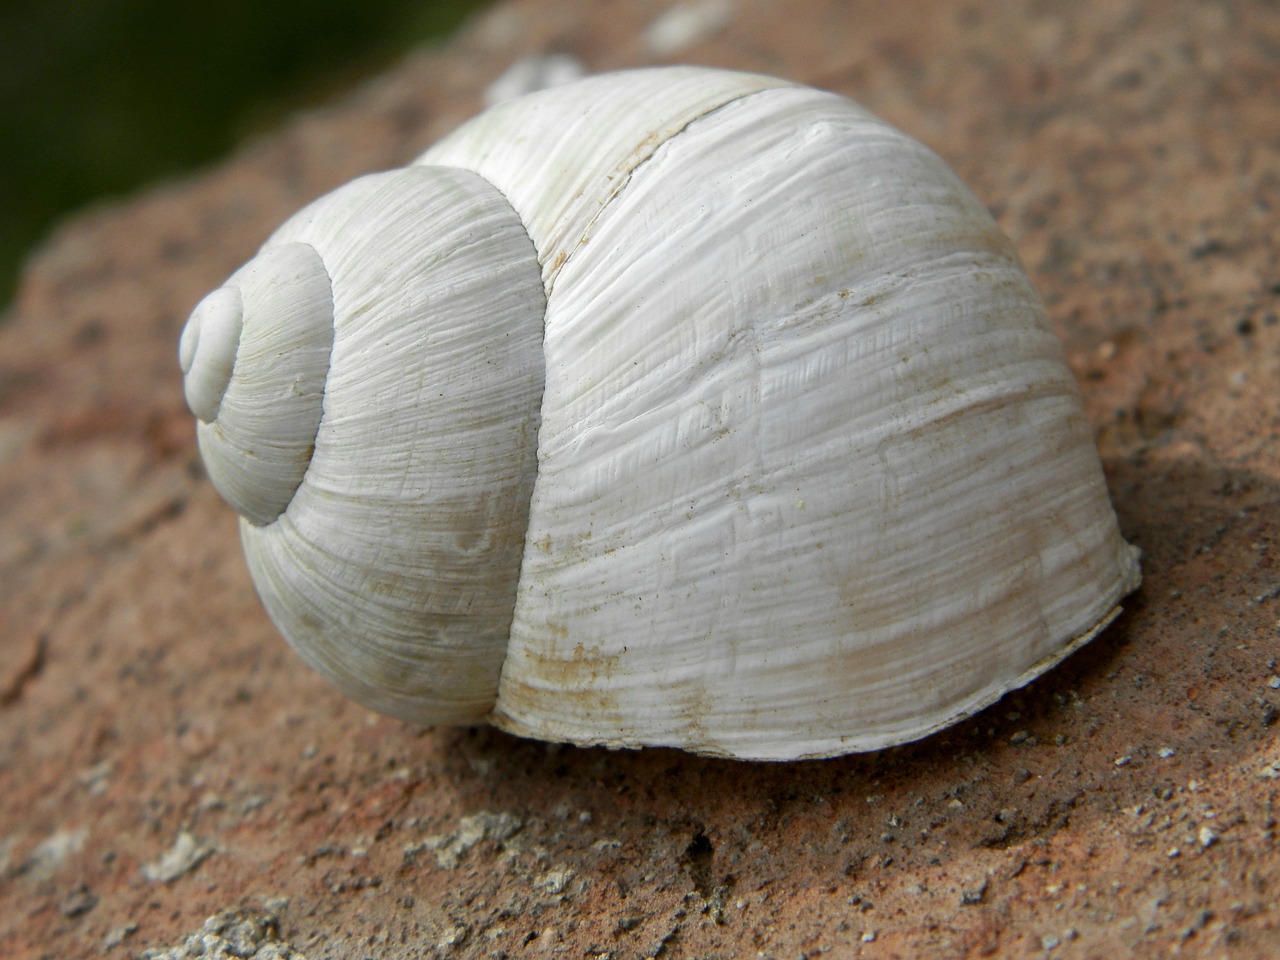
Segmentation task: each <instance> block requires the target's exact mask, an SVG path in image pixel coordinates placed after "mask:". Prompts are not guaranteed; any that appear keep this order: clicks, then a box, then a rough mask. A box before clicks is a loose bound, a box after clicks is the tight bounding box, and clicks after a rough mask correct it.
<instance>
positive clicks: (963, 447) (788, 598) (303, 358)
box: [181, 67, 1139, 759]
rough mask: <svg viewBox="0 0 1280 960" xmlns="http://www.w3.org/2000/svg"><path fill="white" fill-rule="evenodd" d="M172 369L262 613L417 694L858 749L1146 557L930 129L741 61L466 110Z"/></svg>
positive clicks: (961, 709)
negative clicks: (1122, 519)
mask: <svg viewBox="0 0 1280 960" xmlns="http://www.w3.org/2000/svg"><path fill="white" fill-rule="evenodd" d="M181 361H182V367H183V371H184V372H185V374H186V391H187V397H188V401H189V403H190V406H191V408H192V410H193V411H194V412H195V414H196V415H197V417H198V418H199V421H200V423H199V430H198V433H199V440H200V447H201V451H202V453H203V455H204V458H205V462H206V464H207V465H208V470H209V474H210V476H211V478H212V479H213V482H214V483H215V484H216V485H217V487H218V489H219V491H220V492H221V493H222V494H223V496H224V497H225V498H226V499H227V500H228V501H229V502H230V503H232V504H233V505H234V506H235V507H236V508H237V509H238V510H239V511H240V513H241V514H242V521H241V525H240V526H241V532H242V535H243V541H244V548H245V553H246V556H247V558H248V563H249V567H250V570H251V572H252V575H253V578H254V581H255V583H256V585H257V588H258V591H259V593H260V595H261V596H262V599H263V602H264V604H265V605H266V608H267V610H268V612H269V613H270V615H271V617H272V619H273V620H274V621H275V623H276V624H277V626H278V627H279V628H280V630H281V632H282V633H283V634H284V635H285V637H287V638H288V640H289V642H290V643H291V644H292V645H293V646H294V647H295V648H296V649H297V650H298V652H299V653H300V654H301V655H302V656H303V658H304V659H306V660H307V661H308V662H309V663H310V664H312V665H313V666H314V667H315V668H317V669H318V670H320V671H321V672H322V673H323V674H325V675H326V676H327V677H328V678H329V679H330V680H331V681H332V682H333V683H334V684H335V685H336V686H337V687H338V688H339V689H341V690H342V691H344V692H345V693H347V694H348V695H350V696H352V697H354V698H355V699H357V700H359V701H360V702H362V703H364V704H366V705H368V706H370V707H372V708H374V709H376V710H379V711H382V712H384V713H387V714H391V715H392V716H396V717H401V718H404V719H406V720H410V721H414V722H420V723H427V724H436V723H470V722H475V721H479V720H484V719H487V720H490V721H492V722H494V723H496V724H498V725H499V726H501V727H503V728H505V729H507V730H511V731H514V732H517V733H520V734H524V735H528V736H535V737H542V738H545V739H551V740H562V741H570V742H575V743H582V744H607V745H610V746H626V747H632V746H640V745H671V746H677V747H682V748H685V749H688V750H694V751H697V752H701V753H708V754H717V755H725V756H734V757H749V758H764V759H791V758H799V757H821V756H830V755H835V754H841V753H847V752H851V751H857V750H872V749H878V748H881V747H885V746H889V745H893V744H898V743H902V742H905V741H908V740H912V739H915V738H918V737H922V736H924V735H925V734H928V733H930V732H932V731H934V730H937V729H939V728H940V727H943V726H945V725H947V724H949V723H952V722H954V721H955V720H957V719H959V718H961V717H964V716H966V715H969V714H971V713H973V712H975V711H976V710H978V709H980V708H981V707H983V706H985V705H987V704H989V703H991V702H992V701H994V700H995V699H996V698H998V697H999V696H1000V695H1002V694H1003V693H1005V692H1006V691H1008V690H1010V689H1013V688H1015V687H1018V686H1020V685H1022V684H1024V683H1026V682H1028V681H1029V680H1030V679H1031V678H1033V677H1034V676H1036V675H1037V674H1039V673H1041V672H1042V671H1044V670H1046V669H1048V667H1049V666H1051V665H1052V664H1054V663H1056V662H1057V661H1058V660H1060V659H1061V658H1062V657H1064V656H1066V655H1067V654H1068V653H1070V652H1071V651H1072V650H1073V649H1075V648H1076V647H1077V646H1079V645H1080V644H1082V643H1084V642H1085V641H1087V640H1088V639H1090V638H1091V637H1092V636H1094V635H1095V634H1096V633H1097V632H1098V631H1099V630H1101V629H1102V627H1104V626H1105V625H1106V624H1107V623H1108V622H1110V620H1111V619H1112V618H1113V617H1114V616H1115V614H1116V612H1117V610H1118V607H1117V603H1118V601H1119V600H1120V599H1121V597H1123V596H1124V595H1125V594H1127V593H1129V592H1130V591H1131V590H1133V589H1134V588H1135V587H1136V586H1137V584H1138V581H1139V573H1138V566H1137V551H1136V550H1134V549H1133V548H1132V547H1130V546H1129V545H1127V544H1126V543H1125V542H1124V541H1123V540H1122V539H1121V537H1120V534H1119V532H1118V529H1117V526H1116V520H1115V515H1114V513H1113V511H1112V508H1111V504H1110V502H1109V500H1108V497H1107V491H1106V487H1105V484H1104V480H1103V476H1102V471H1101V467H1100V465H1099V461H1098V456H1097V453H1096V451H1095V449H1094V447H1093V443H1092V438H1091V432H1090V428H1089V425H1088V423H1087V422H1086V420H1085V418H1084V415H1083V412H1082V408H1081V404H1080V401H1079V397H1078V394H1077V391H1076V386H1075V383H1074V380H1073V378H1072V375H1071V372H1070V370H1069V369H1068V367H1067V365H1066V363H1065V362H1064V359H1063V354H1062V349H1061V345H1060V344H1059V343H1058V341H1057V340H1056V338H1055V336H1054V334H1053V332H1052V330H1051V328H1050V325H1049V322H1048V319H1047V317H1046V314H1045V311H1044V309H1043V306H1042V304H1041V302H1040V300H1039V298H1038V297H1037V295H1036V293H1035V291H1034V290H1033V289H1032V287H1031V284H1030V282H1029V281H1028V279H1027V277H1026V275H1025V274H1024V272H1023V270H1022V269H1021V267H1020V266H1019V263H1018V260H1017V257H1016V255H1015V253H1014V252H1013V250H1012V248H1011V245H1010V243H1009V241H1008V240H1007V239H1006V238H1005V237H1004V236H1003V235H1002V234H1001V233H1000V232H999V230H998V229H997V227H996V226H995V224H994V222H993V221H992V219H991V217H990V216H989V215H988V214H987V212H986V210H985V209H984V208H983V207H982V206H981V204H980V203H979V202H978V201H977V200H975V199H974V198H973V196H972V195H971V194H970V193H969V192H968V191H967V190H966V189H965V187H964V186H963V185H962V184H961V183H960V181H959V180H958V179H957V178H956V176H955V175H954V174H953V173H952V172H951V171H950V170H949V169H948V168H947V167H946V165H945V164H944V163H943V162H942V161H941V160H939V159H938V158H937V157H936V156H935V155H934V154H933V153H931V152H930V151H928V150H927V149H926V148H924V147H923V146H921V145H920V144H918V143H916V142H915V141H913V140H911V139H909V138H908V137H906V136H905V135H903V134H902V133H900V132H898V131H897V130H895V129H893V128H892V127H890V126H888V125H887V124H885V123H884V122H882V121H880V120H878V119H876V118H875V117H874V116H872V115H870V114H869V113H867V111H865V110H863V109H862V108H861V107H859V106H857V105H855V104H853V103H851V102H849V101H848V100H845V99H843V98H841V97H838V96H835V95H833V94H829V93H822V92H819V91H816V90H812V89H808V88H805V87H798V86H794V85H791V84H788V83H785V82H783V81H781V80H776V79H773V78H769V77H761V76H754V75H747V74H740V73H731V72H724V71H716V70H706V69H699V68H688V67H675V68H665V69H655V70H646V71H631V72H626V73H618V74H606V75H600V76H595V77H591V78H588V79H585V80H581V81H578V82H575V83H571V84H568V85H565V86H560V87H557V88H554V89H552V90H547V91H543V92H540V93H535V94H532V95H529V96H527V97H522V98H519V99H516V100H512V101H508V102H506V103H503V104H500V105H499V106H497V107H494V108H492V109H491V110H489V111H488V112H486V113H484V114H482V115H480V116H479V117H477V118H476V119H474V120H472V121H471V122H470V123H468V124H466V125H464V126H463V127H461V128H460V129H459V130H457V131H456V132H455V133H453V134H452V135H451V136H449V137H447V138H446V139H445V140H444V141H442V142H441V143H439V144H437V145H436V146H435V147H433V148H432V149H431V150H429V151H428V152H427V153H426V154H424V155H423V156H422V157H420V158H419V159H418V161H416V162H415V163H414V164H413V165H411V166H409V167H406V168H405V169H402V170H397V171H393V172H389V173H382V174H375V175H372V176H367V177H363V178H360V179H358V180H356V181H354V182H352V183H350V184H348V185H347V186H345V187H342V188H341V189H339V190H336V191H334V192H333V193H331V194H329V195H328V196H326V197H323V198H321V199H320V200H318V201H316V202H315V203H313V204H312V205H310V206H309V207H307V208H306V209H304V210H302V211H301V212H300V213H298V214H297V215H295V216H294V217H293V218H292V219H290V220H289V221H288V222H287V223H286V224H285V225H284V226H282V227H281V228H280V229H279V231H278V232H277V233H276V234H275V235H274V236H273V237H272V238H271V239H270V240H268V241H267V243H266V244H265V245H264V246H263V248H262V250H261V252H260V253H259V254H258V255H257V256H256V257H255V258H254V259H253V260H251V261H250V262H249V263H248V264H246V265H245V266H244V267H243V268H241V269H240V270H239V271H237V272H236V273H235V274H234V275H233V276H232V277H231V278H230V279H229V280H228V281H227V283H226V285H224V286H223V287H221V288H220V289H218V290H216V291H214V292H213V293H212V294H210V295H209V297H207V298H206V299H205V300H204V301H203V302H202V303H201V304H200V305H199V306H198V307H197V308H196V310H195V312H194V313H193V314H192V317H191V320H190V321H189V322H188V324H187V328H186V330H185V331H184V333H183V339H182V346H181Z"/></svg>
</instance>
